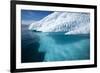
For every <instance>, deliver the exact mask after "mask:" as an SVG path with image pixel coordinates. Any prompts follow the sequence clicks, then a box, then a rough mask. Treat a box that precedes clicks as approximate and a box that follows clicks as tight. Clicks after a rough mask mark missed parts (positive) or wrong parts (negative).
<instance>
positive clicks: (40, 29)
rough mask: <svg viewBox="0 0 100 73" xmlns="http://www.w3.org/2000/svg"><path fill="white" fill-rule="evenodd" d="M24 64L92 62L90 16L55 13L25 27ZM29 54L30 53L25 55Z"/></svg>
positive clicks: (23, 32) (23, 31)
mask: <svg viewBox="0 0 100 73" xmlns="http://www.w3.org/2000/svg"><path fill="white" fill-rule="evenodd" d="M21 37H22V42H21V43H22V62H25V63H26V62H51V61H72V60H87V59H90V14H89V13H82V12H53V13H50V14H48V15H47V16H45V17H43V18H42V19H41V20H39V21H35V22H33V23H32V24H30V25H23V24H22V36H21ZM26 53H27V54H26Z"/></svg>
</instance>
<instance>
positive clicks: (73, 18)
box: [29, 12, 90, 35]
mask: <svg viewBox="0 0 100 73" xmlns="http://www.w3.org/2000/svg"><path fill="white" fill-rule="evenodd" d="M29 30H36V31H41V32H64V33H65V35H68V34H89V33H90V14H89V13H83V12H53V13H52V14H49V15H48V16H46V17H44V18H43V19H41V20H40V21H36V22H33V23H32V24H30V26H29Z"/></svg>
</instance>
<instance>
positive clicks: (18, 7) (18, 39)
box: [16, 5, 94, 69]
mask: <svg viewBox="0 0 100 73" xmlns="http://www.w3.org/2000/svg"><path fill="white" fill-rule="evenodd" d="M21 9H26V10H45V11H71V12H89V13H90V41H91V42H90V48H91V49H90V60H80V61H60V62H39V63H21V24H20V23H21ZM86 64H94V10H93V9H85V8H84V9H83V8H70V7H51V6H35V5H32V6H31V5H16V68H17V69H24V68H39V67H54V66H72V65H86Z"/></svg>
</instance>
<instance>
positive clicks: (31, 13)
mask: <svg viewBox="0 0 100 73" xmlns="http://www.w3.org/2000/svg"><path fill="white" fill-rule="evenodd" d="M51 13H53V11H39V10H21V20H22V23H24V24H25V23H26V24H28V23H32V21H39V20H41V19H42V18H44V17H45V16H47V15H49V14H51Z"/></svg>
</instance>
